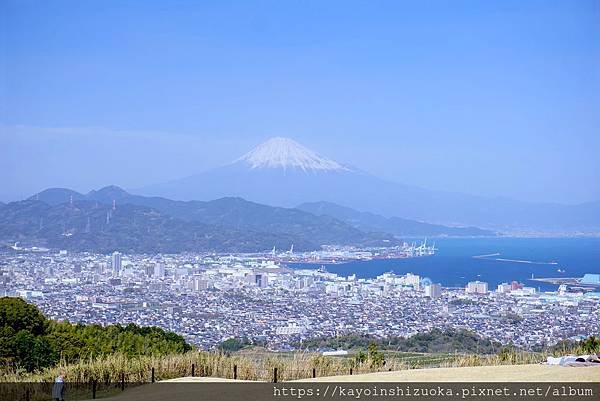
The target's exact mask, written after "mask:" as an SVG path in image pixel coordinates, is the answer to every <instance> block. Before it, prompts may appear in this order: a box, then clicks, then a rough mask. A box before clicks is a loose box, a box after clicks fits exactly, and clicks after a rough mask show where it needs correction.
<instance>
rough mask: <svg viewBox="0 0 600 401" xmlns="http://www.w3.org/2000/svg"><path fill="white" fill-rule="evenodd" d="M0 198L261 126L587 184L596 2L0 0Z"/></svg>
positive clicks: (157, 177)
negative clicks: (61, 0) (45, 0)
mask: <svg viewBox="0 0 600 401" xmlns="http://www.w3.org/2000/svg"><path fill="white" fill-rule="evenodd" d="M0 18H1V20H0V35H1V36H0V52H1V53H0V140H1V143H2V147H1V148H0V177H1V178H2V183H3V186H2V188H1V189H0V200H4V201H6V200H14V199H19V198H22V197H25V196H28V195H30V194H32V193H34V192H36V191H39V190H40V189H43V188H46V187H50V186H66V187H71V188H74V189H77V190H80V191H88V190H90V189H92V188H97V187H99V186H103V185H108V184H117V185H121V186H124V187H126V188H136V187H141V186H144V185H147V184H152V183H155V182H161V181H165V180H169V179H173V178H179V177H183V176H188V175H191V174H193V173H196V172H199V171H202V170H205V169H208V168H210V167H213V166H216V165H220V164H224V163H226V162H228V161H231V160H233V159H235V158H237V157H238V156H239V155H240V154H242V153H244V152H246V151H247V150H249V149H250V148H251V147H253V146H255V145H256V144H258V143H259V142H261V141H263V140H265V139H267V138H269V137H271V136H289V137H292V138H294V139H296V140H298V141H299V142H301V143H303V144H305V145H306V146H308V147H310V148H312V149H314V150H316V151H317V152H318V153H321V154H323V155H326V156H328V157H331V158H333V159H336V160H338V161H340V162H344V163H349V164H352V165H355V166H358V167H360V168H362V169H364V170H367V171H369V172H371V173H373V174H376V175H379V176H382V177H385V178H388V179H391V180H395V181H399V182H403V183H408V184H414V185H419V186H423V187H426V188H432V189H443V190H450V191H460V192H470V193H475V194H482V195H486V196H503V197H511V198H517V199H522V200H530V201H556V202H564V203H578V202H585V201H591V200H598V199H600V157H598V149H600V129H599V127H600V1H598V0H596V1H527V2H523V1H515V2H512V1H501V2H491V1H490V2H488V1H473V2H469V1H428V2H420V1H415V2H405V1H390V2H384V1H381V2H377V1H360V2H354V1H339V2H338V1H327V2H323V1H272V2H269V1H257V2H250V1H244V2H227V1H218V2H217V1H215V2H208V1H196V2H192V1H169V2H162V1H161V2H158V1H157V2H150V1H131V2H127V1H119V2H110V1H87V2H78V1H70V2H60V1H52V2H39V1H35V2H33V1H32V2H29V1H23V0H20V1H7V0H3V1H0Z"/></svg>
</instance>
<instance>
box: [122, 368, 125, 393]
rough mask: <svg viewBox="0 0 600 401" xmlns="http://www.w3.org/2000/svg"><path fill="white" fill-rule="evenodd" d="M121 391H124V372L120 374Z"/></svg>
mask: <svg viewBox="0 0 600 401" xmlns="http://www.w3.org/2000/svg"><path fill="white" fill-rule="evenodd" d="M121 391H125V372H121Z"/></svg>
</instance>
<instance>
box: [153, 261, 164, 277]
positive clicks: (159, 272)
mask: <svg viewBox="0 0 600 401" xmlns="http://www.w3.org/2000/svg"><path fill="white" fill-rule="evenodd" d="M165 273H166V271H165V266H164V265H163V264H162V263H157V264H156V266H154V276H155V277H157V278H164V277H165Z"/></svg>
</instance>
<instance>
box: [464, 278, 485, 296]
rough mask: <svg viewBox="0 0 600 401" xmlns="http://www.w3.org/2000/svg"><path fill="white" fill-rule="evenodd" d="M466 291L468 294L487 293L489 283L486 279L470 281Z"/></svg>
mask: <svg viewBox="0 0 600 401" xmlns="http://www.w3.org/2000/svg"><path fill="white" fill-rule="evenodd" d="M466 292H467V293H468V294H486V293H487V292H488V283H486V282H484V281H470V282H469V283H468V284H467V288H466Z"/></svg>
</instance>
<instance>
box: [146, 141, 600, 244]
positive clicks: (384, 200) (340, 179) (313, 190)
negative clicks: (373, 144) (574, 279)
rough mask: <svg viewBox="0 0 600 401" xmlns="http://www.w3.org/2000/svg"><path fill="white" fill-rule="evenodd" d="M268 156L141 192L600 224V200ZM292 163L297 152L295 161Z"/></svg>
mask: <svg viewBox="0 0 600 401" xmlns="http://www.w3.org/2000/svg"><path fill="white" fill-rule="evenodd" d="M263 145H264V144H263ZM260 146H261V145H259V147H260ZM300 146H301V145H300ZM309 151H310V150H309ZM310 152H312V151H310ZM275 153H277V152H275ZM312 153H315V152H312ZM267 154H269V152H267ZM315 154H316V153H315ZM243 157H244V156H242V158H243ZM265 157H266V160H262V159H261V160H262V162H261V163H260V166H261V168H252V166H251V165H250V164H248V163H245V162H243V163H242V162H234V163H231V164H228V165H225V166H221V167H216V168H213V169H210V170H207V171H204V172H201V173H199V174H195V175H191V176H188V177H184V178H181V179H177V180H171V181H168V182H164V183H158V184H156V185H151V186H148V187H145V188H142V189H140V192H141V193H143V194H145V195H150V196H164V197H167V198H171V199H180V200H191V199H216V198H221V197H226V196H240V197H242V198H244V199H248V200H251V201H254V202H258V203H262V204H267V205H272V206H281V207H288V208H291V207H294V206H296V205H299V204H302V203H307V202H319V201H326V202H332V203H336V204H343V205H347V206H348V207H351V208H353V209H356V210H366V211H369V212H371V213H375V214H379V215H382V216H385V217H393V216H402V217H403V218H405V219H410V220H416V221H420V222H426V223H429V224H436V225H449V226H476V227H480V228H483V229H488V230H493V231H502V232H506V233H517V234H518V233H522V232H546V233H565V232H566V233H580V232H600V201H598V202H588V203H586V204H582V205H573V206H571V205H562V204H557V203H529V202H522V201H518V200H513V199H506V198H500V197H498V198H489V197H484V196H479V195H472V194H466V193H458V192H449V191H439V190H428V189H424V188H420V187H416V186H412V185H405V184H401V183H397V182H392V181H388V180H384V179H381V178H378V177H376V176H374V175H371V174H368V173H366V172H364V171H361V170H358V169H354V168H353V169H346V170H341V169H322V170H317V169H313V170H307V169H305V170H303V169H301V168H283V167H282V163H278V162H277V160H278V159H277V157H273V158H272V159H269V158H268V157H267V156H265ZM236 160H238V161H239V160H240V159H236ZM327 160H330V159H327ZM286 163H288V162H286ZM291 163H292V161H291V160H289V163H288V164H291ZM335 163H336V164H339V165H342V164H341V163H337V162H335ZM283 164H285V163H283Z"/></svg>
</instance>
